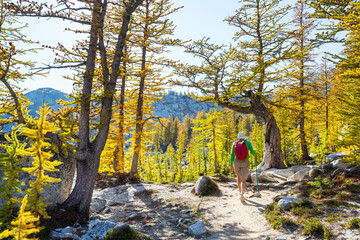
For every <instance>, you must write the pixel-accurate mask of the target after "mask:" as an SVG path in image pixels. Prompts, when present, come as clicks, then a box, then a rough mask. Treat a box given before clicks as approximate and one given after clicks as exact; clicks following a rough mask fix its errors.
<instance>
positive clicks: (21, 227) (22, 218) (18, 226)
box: [0, 195, 40, 240]
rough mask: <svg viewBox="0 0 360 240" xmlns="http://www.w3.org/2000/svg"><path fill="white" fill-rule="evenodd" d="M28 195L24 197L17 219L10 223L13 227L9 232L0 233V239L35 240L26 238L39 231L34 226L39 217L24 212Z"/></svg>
mask: <svg viewBox="0 0 360 240" xmlns="http://www.w3.org/2000/svg"><path fill="white" fill-rule="evenodd" d="M27 199H28V195H25V197H24V199H23V200H22V204H21V207H20V210H19V215H18V217H17V218H16V219H15V220H14V221H12V222H11V225H12V226H14V227H13V228H12V229H11V230H8V229H7V230H5V231H4V232H2V233H0V239H4V238H8V237H11V236H12V237H14V239H16V240H35V239H37V238H28V236H30V235H33V234H35V233H38V232H39V231H40V229H39V228H38V227H37V226H36V222H38V221H39V217H35V216H34V215H33V214H32V213H31V212H30V211H26V210H25V207H26V205H27V202H28V200H27Z"/></svg>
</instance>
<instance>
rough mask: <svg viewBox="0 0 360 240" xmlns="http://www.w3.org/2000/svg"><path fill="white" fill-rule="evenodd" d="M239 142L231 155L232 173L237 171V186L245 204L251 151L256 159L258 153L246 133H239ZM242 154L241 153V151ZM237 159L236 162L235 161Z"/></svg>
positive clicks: (235, 144) (234, 145)
mask: <svg viewBox="0 0 360 240" xmlns="http://www.w3.org/2000/svg"><path fill="white" fill-rule="evenodd" d="M237 139H238V141H235V142H234V143H233V146H232V150H231V155H230V171H231V172H233V171H234V169H235V174H236V176H237V185H238V188H239V191H240V201H241V202H244V201H245V198H244V193H245V188H246V179H247V177H248V176H249V167H250V162H249V151H250V152H251V154H252V155H253V156H255V157H256V152H255V151H254V149H253V147H252V144H251V142H250V141H248V140H246V139H247V137H246V136H245V133H244V132H239V133H238V136H237ZM241 150H243V151H242V153H240V151H241ZM234 158H235V160H234Z"/></svg>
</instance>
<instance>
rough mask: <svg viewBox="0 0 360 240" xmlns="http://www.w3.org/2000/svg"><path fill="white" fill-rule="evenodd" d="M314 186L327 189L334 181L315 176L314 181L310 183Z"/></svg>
mask: <svg viewBox="0 0 360 240" xmlns="http://www.w3.org/2000/svg"><path fill="white" fill-rule="evenodd" d="M310 185H311V186H313V187H315V188H322V189H328V188H332V187H333V186H334V183H333V182H332V181H330V180H329V179H327V178H322V177H317V178H316V181H314V182H312V183H310Z"/></svg>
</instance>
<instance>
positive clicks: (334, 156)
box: [325, 152, 348, 162]
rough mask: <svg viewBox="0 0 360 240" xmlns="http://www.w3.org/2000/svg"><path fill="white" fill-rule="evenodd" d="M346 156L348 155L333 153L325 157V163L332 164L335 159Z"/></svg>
mask: <svg viewBox="0 0 360 240" xmlns="http://www.w3.org/2000/svg"><path fill="white" fill-rule="evenodd" d="M346 155H348V153H346V152H338V153H333V154H330V155H328V156H326V159H325V161H326V162H332V161H334V160H336V159H342V158H343V157H344V156H346Z"/></svg>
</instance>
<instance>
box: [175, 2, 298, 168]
mask: <svg viewBox="0 0 360 240" xmlns="http://www.w3.org/2000/svg"><path fill="white" fill-rule="evenodd" d="M241 3H242V6H241V7H240V8H239V9H238V10H237V11H236V13H235V15H233V16H230V17H228V18H227V19H226V21H227V22H228V23H229V24H230V25H232V26H235V27H236V28H238V32H237V33H236V34H235V36H234V39H235V43H236V46H237V48H236V49H235V48H234V46H229V47H228V48H227V49H226V48H225V46H218V45H215V44H211V43H210V42H209V39H206V38H204V39H202V40H200V41H196V42H194V43H192V44H190V45H188V46H186V48H185V51H186V52H189V53H192V54H194V56H196V57H198V58H200V59H201V61H202V62H201V64H200V65H185V64H184V65H180V67H178V68H177V69H176V72H177V74H179V75H180V76H182V77H184V78H185V81H178V82H175V84H178V85H183V86H188V87H195V88H197V89H199V90H200V91H201V92H202V94H203V95H205V97H203V98H202V99H203V100H206V101H213V102H215V103H216V104H218V105H219V106H221V107H226V108H230V109H232V110H234V111H236V112H238V113H243V114H254V115H255V116H256V117H257V118H259V119H261V121H262V123H264V124H265V126H266V127H265V143H264V144H265V147H264V151H265V152H264V156H263V161H262V163H261V165H259V169H260V170H265V169H267V168H271V167H274V168H284V167H285V165H284V163H283V158H282V151H281V137H280V131H279V128H278V126H277V123H276V120H275V118H274V116H273V114H272V113H271V111H270V109H269V107H268V104H269V103H271V98H270V96H271V88H269V85H270V84H276V83H278V82H280V81H281V80H282V77H283V76H284V72H285V69H286V61H288V60H289V59H290V58H292V57H293V51H292V50H291V46H290V44H288V43H289V39H290V37H291V35H290V34H289V30H287V29H286V27H285V26H286V23H285V22H284V21H283V17H284V16H285V15H286V14H287V13H288V10H289V9H290V7H289V6H285V7H280V6H279V5H280V1H279V0H244V1H241Z"/></svg>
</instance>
